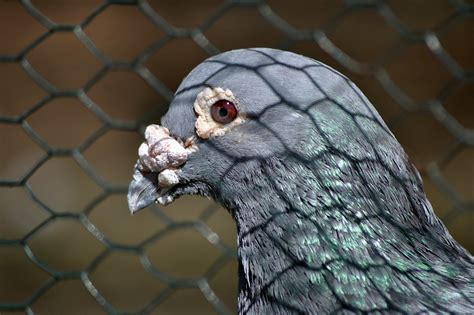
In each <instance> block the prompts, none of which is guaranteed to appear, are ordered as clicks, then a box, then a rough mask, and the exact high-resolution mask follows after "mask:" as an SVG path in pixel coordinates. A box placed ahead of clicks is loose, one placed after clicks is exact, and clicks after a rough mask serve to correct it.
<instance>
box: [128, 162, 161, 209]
mask: <svg viewBox="0 0 474 315" xmlns="http://www.w3.org/2000/svg"><path fill="white" fill-rule="evenodd" d="M137 164H138V163H137ZM157 188H158V176H157V174H156V173H143V172H142V171H140V170H139V169H138V167H137V165H135V170H134V172H133V180H132V182H131V183H130V186H129V188H128V195H127V200H128V208H129V209H130V212H131V213H132V214H135V213H136V212H137V211H139V210H141V209H143V208H146V207H148V206H149V205H151V204H152V203H154V202H155V201H156V199H157V198H158V189H157Z"/></svg>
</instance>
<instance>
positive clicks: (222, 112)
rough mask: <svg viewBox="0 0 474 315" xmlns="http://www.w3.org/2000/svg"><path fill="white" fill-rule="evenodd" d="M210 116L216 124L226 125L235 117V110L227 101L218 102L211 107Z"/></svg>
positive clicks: (232, 104)
mask: <svg viewBox="0 0 474 315" xmlns="http://www.w3.org/2000/svg"><path fill="white" fill-rule="evenodd" d="M211 116H212V119H214V120H215V121H216V122H218V123H221V124H228V123H230V122H231V121H233V120H234V119H235V118H236V117H237V108H236V107H235V105H234V103H232V102H230V101H228V100H219V101H217V102H215V103H214V104H213V105H212V107H211Z"/></svg>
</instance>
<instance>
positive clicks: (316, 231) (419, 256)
mask: <svg viewBox="0 0 474 315" xmlns="http://www.w3.org/2000/svg"><path fill="white" fill-rule="evenodd" d="M206 87H208V88H210V89H213V88H216V87H220V88H222V89H223V90H226V89H228V90H229V91H231V92H232V94H231V93H227V94H225V93H224V92H222V93H224V94H222V93H221V92H216V93H217V94H218V93H221V94H222V95H227V96H229V95H232V97H235V99H232V100H234V101H236V102H237V101H238V111H239V114H241V115H242V116H241V118H242V122H239V123H238V124H237V123H236V124H235V125H229V126H231V127H229V128H228V130H227V129H226V130H225V132H224V131H222V132H221V133H220V134H219V133H216V134H215V135H213V134H211V135H210V136H208V137H207V136H203V135H204V134H205V133H204V132H202V133H201V134H198V135H197V134H196V132H197V129H198V128H200V126H201V125H199V124H197V123H196V119H197V118H196V116H198V117H201V116H199V115H204V114H202V113H201V112H200V107H199V108H197V107H196V106H198V105H199V104H201V103H202V104H206V102H207V101H208V100H209V99H211V100H212V98H210V96H209V97H204V96H202V101H201V103H200V101H199V97H198V94H199V93H200V92H202V91H203V90H205V89H206ZM216 91H217V90H216ZM219 91H220V90H219ZM221 94H219V95H221ZM203 95H205V93H204V94H203ZM196 104H197V105H196ZM200 113H201V114H200ZM225 114H227V112H225ZM239 117H240V116H239ZM203 121H204V120H203ZM206 123H207V122H206ZM203 124H204V123H203ZM162 125H163V126H165V127H167V128H168V129H169V131H170V134H171V136H173V137H175V138H176V139H181V140H182V141H183V142H184V141H186V139H188V140H189V139H190V141H191V142H192V143H193V146H194V149H193V150H191V151H189V156H188V157H187V160H186V162H185V163H184V164H183V165H180V166H179V167H177V168H176V166H174V168H173V172H174V171H176V169H178V171H176V174H177V176H178V177H179V183H178V184H176V185H174V186H172V187H171V188H167V189H162V188H160V187H158V186H159V185H158V182H159V181H158V180H157V179H156V178H157V177H156V174H154V173H153V172H151V173H149V172H148V173H147V172H144V171H143V169H138V168H137V169H136V170H135V175H134V181H133V182H132V184H131V186H130V192H129V203H130V208H131V209H132V210H137V209H138V208H141V207H144V206H146V205H148V204H149V203H151V202H153V201H155V200H157V199H158V201H160V202H163V200H168V202H169V201H171V200H172V199H171V198H174V197H178V196H180V195H183V194H201V195H205V196H209V197H212V198H214V199H215V200H217V201H218V202H220V203H221V204H222V205H223V206H224V207H226V208H227V209H228V210H229V211H230V213H231V214H232V215H233V217H234V218H235V221H236V223H237V228H238V257H239V296H238V309H239V313H241V314H293V313H295V314H296V313H300V314H301V313H310V314H316V313H318V314H320V313H337V312H341V313H350V312H355V313H360V312H382V313H385V312H395V313H396V312H399V313H418V312H454V313H474V259H473V257H472V256H471V255H470V254H469V253H468V252H467V251H466V250H465V249H464V248H462V247H461V246H460V245H459V244H458V243H457V242H456V241H455V240H454V239H453V238H452V237H451V235H450V234H449V233H448V231H447V229H446V228H445V226H444V225H443V223H442V222H441V221H440V220H439V219H438V218H437V217H436V215H435V214H434V212H433V209H432V207H431V205H430V203H429V201H428V200H427V198H426V195H425V193H424V192H423V186H422V182H421V178H420V176H419V174H418V172H417V171H416V169H415V168H414V167H413V166H412V164H411V163H410V162H409V160H408V157H407V155H406V154H405V152H404V151H403V149H402V147H401V146H400V144H399V143H398V141H397V140H396V138H395V137H394V135H393V134H392V133H391V132H390V130H389V129H388V128H387V126H386V125H385V123H384V121H383V120H382V118H381V117H380V116H379V114H378V113H377V112H376V110H375V109H374V107H373V106H372V104H371V103H370V102H369V101H368V100H367V98H366V97H365V96H364V95H363V94H362V93H361V92H360V90H359V89H358V88H357V87H356V86H355V85H354V84H353V83H352V82H351V81H350V80H348V79H347V78H346V77H344V76H343V75H341V74H340V73H338V72H337V71H335V70H333V69H332V68H330V67H328V66H326V65H324V64H322V63H319V62H317V61H315V60H312V59H310V58H307V57H303V56H300V55H296V54H293V53H290V52H284V51H279V50H274V49H242V50H235V51H230V52H226V53H223V54H220V55H217V56H214V57H212V58H210V59H207V60H206V61H204V62H203V63H202V64H200V65H199V66H197V67H196V68H195V69H194V70H193V71H192V72H191V73H190V74H189V75H188V76H187V77H186V78H185V79H184V80H183V82H182V83H181V85H180V87H179V88H178V90H177V92H176V94H175V98H174V100H173V101H172V103H171V106H170V109H169V111H168V113H167V114H166V115H165V116H164V118H163V119H162ZM222 127H223V126H222V125H219V124H218V126H217V127H216V128H222ZM180 143H181V142H180ZM163 196H165V197H167V198H168V199H166V198H164V199H163ZM163 203H166V202H163Z"/></svg>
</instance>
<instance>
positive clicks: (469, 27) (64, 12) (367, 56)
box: [0, 0, 474, 314]
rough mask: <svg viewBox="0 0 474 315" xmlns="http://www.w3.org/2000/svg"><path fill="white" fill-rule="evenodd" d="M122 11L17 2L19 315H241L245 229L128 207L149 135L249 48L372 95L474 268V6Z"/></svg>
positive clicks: (1, 4)
mask: <svg viewBox="0 0 474 315" xmlns="http://www.w3.org/2000/svg"><path fill="white" fill-rule="evenodd" d="M118 2H122V4H120V5H118V4H111V3H106V2H101V1H90V0H86V1H79V0H76V1H74V0H70V1H59V0H43V1H32V3H29V1H24V2H20V1H4V0H1V1H0V145H1V147H0V310H2V309H3V310H4V311H2V312H1V313H2V314H9V313H10V312H14V311H15V310H16V311H19V312H24V311H25V310H30V311H31V310H32V311H34V312H35V313H39V314H53V313H55V314H100V313H104V312H106V311H109V312H112V311H114V310H115V311H130V312H138V311H146V312H148V311H150V312H152V313H155V314H158V313H159V314H189V313H192V314H211V313H215V312H216V309H215V307H214V306H213V305H215V306H217V308H219V307H220V306H222V305H225V307H224V308H221V309H220V310H221V312H225V311H226V310H228V311H231V312H235V310H236V295H237V266H236V262H235V260H234V253H235V247H236V244H235V226H234V223H233V221H232V220H231V218H230V216H229V215H228V213H227V212H226V211H225V210H224V209H221V208H219V207H218V206H215V205H213V204H212V203H211V202H210V201H208V200H206V199H203V198H198V197H186V198H182V199H180V200H178V201H177V202H175V203H173V204H172V205H170V206H168V207H163V208H161V207H156V206H155V207H152V208H151V209H150V210H145V211H143V212H140V213H139V214H137V215H135V216H131V215H130V214H129V212H128V210H127V205H126V199H125V194H124V193H125V191H126V186H127V184H128V182H129V181H130V179H131V171H132V167H133V164H134V162H135V160H136V158H137V155H136V154H137V148H138V145H139V143H140V142H141V141H142V140H141V139H142V138H141V135H140V130H141V131H143V126H145V125H146V124H148V123H151V122H159V117H160V116H161V115H162V114H163V113H164V112H166V109H167V104H168V102H169V99H170V97H171V96H172V93H173V91H174V90H175V89H176V87H177V86H178V84H179V83H180V81H181V80H182V78H183V77H184V76H185V75H186V74H187V73H188V72H189V71H190V70H191V69H192V68H193V67H194V66H196V65H197V64H198V63H199V62H201V61H202V60H204V59H205V58H207V57H208V56H209V55H210V54H214V53H217V52H218V51H226V50H230V49H235V48H242V47H279V48H284V49H287V50H291V51H295V52H298V53H301V54H304V55H307V56H310V57H312V58H315V59H318V60H320V61H323V62H325V63H327V64H329V65H331V66H332V67H334V68H336V69H337V70H339V71H341V72H342V73H344V74H346V75H347V76H348V77H350V78H351V79H352V80H353V81H355V82H356V84H357V85H358V86H359V87H360V88H361V89H362V91H364V93H365V94H366V95H367V97H368V98H369V99H370V100H371V101H372V102H373V104H374V105H375V107H376V108H377V110H378V111H379V112H380V113H381V115H382V116H383V118H384V119H385V121H386V122H387V123H388V124H389V126H390V128H391V129H392V131H393V132H394V133H395V135H396V136H397V138H398V140H399V141H400V142H401V144H402V145H403V147H404V148H405V150H406V151H407V153H408V154H409V155H410V157H411V159H412V160H413V162H414V163H415V164H416V166H417V167H418V168H419V170H420V172H421V174H422V176H423V180H424V183H425V190H426V192H427V194H428V197H429V199H430V200H431V202H432V204H433V207H434V209H435V210H436V212H437V214H438V216H440V217H441V218H442V219H443V220H444V221H445V223H446V224H447V225H448V228H449V230H450V232H451V233H452V234H453V236H454V237H455V238H456V239H457V240H458V241H459V242H460V243H462V244H463V245H464V246H465V247H466V248H467V249H468V250H470V251H471V252H473V251H474V237H473V233H472V227H473V224H474V207H473V204H474V202H473V197H474V163H473V161H474V150H473V147H472V144H473V143H474V140H473V139H474V135H473V132H474V130H473V128H474V106H473V103H474V84H473V80H472V79H473V77H474V76H473V69H474V37H473V34H474V18H473V14H474V8H473V7H472V5H473V2H472V1H465V2H463V1H435V0H430V1H428V0H425V1H420V0H416V1H414V0H401V1H387V2H382V1H346V2H341V1H287V0H269V1H266V2H260V1H243V2H242V1H241V2H240V3H231V2H224V1H217V0H207V1H204V0H199V1H171V0H168V1H152V0H150V1H147V2H146V1H138V3H135V2H134V1H118ZM127 3H128V4H127ZM91 14H92V15H91ZM46 17H47V19H46ZM78 25H81V26H82V27H79V26H78ZM314 31H316V32H314ZM430 34H431V35H430ZM324 35H326V36H324ZM430 36H431V37H430ZM436 41H439V43H438V45H437V42H436ZM429 44H430V45H431V46H430V45H429ZM440 47H441V48H440ZM216 233H217V234H216ZM146 240H148V242H146ZM143 242H145V243H143ZM204 279H206V280H207V282H206V281H202V280H204ZM188 280H190V281H188ZM186 281H188V282H186ZM207 284H209V285H210V288H211V289H212V290H213V292H214V293H215V294H216V296H213V294H211V293H210V291H209V290H208V287H207ZM209 301H210V302H211V303H210V302H209ZM220 302H222V303H223V304H220ZM7 309H9V311H7Z"/></svg>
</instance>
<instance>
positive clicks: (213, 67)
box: [129, 49, 392, 211]
mask: <svg viewBox="0 0 474 315" xmlns="http://www.w3.org/2000/svg"><path fill="white" fill-rule="evenodd" d="M336 104H337V105H336ZM314 112H318V113H319V114H318V115H316V116H315V115H314ZM357 115H359V116H360V117H366V118H367V119H368V120H370V122H371V123H374V124H378V125H381V126H382V127H383V130H384V132H383V133H379V134H378V135H376V136H377V137H379V138H392V135H391V133H390V132H389V131H388V129H386V126H385V124H384V123H383V121H382V120H381V118H380V117H379V116H378V114H377V113H376V111H375V110H374V109H373V107H372V105H371V104H370V103H369V102H368V101H366V100H365V99H364V96H363V95H362V93H360V92H359V90H358V89H357V88H356V87H355V86H354V85H353V83H351V82H350V81H349V80H348V79H347V78H345V77H344V76H343V75H341V74H340V73H338V72H337V71H335V70H334V69H331V68H330V67H328V66H326V65H324V64H322V63H319V62H317V61H315V60H312V59H310V58H307V57H304V56H301V55H297V54H294V53H290V52H285V51H280V50H275V49H241V50H234V51H230V52H226V53H222V54H220V55H217V56H214V57H212V58H209V59H207V60H205V61H204V62H203V63H201V64H200V65H198V66H197V67H196V68H195V69H194V70H192V71H191V73H189V75H188V76H187V77H186V78H185V79H184V80H183V82H182V83H181V85H180V86H179V88H178V90H177V91H176V93H175V96H174V99H173V101H172V102H171V105H170V108H169V110H168V112H167V114H166V115H165V116H164V117H163V118H162V121H161V125H162V126H161V127H160V128H166V130H167V131H166V133H167V135H166V136H167V137H170V138H173V139H176V140H177V141H178V142H179V143H182V144H183V147H184V148H185V149H186V150H188V154H186V159H185V161H183V162H182V163H179V164H180V165H179V166H178V165H172V166H171V167H168V165H165V166H161V167H158V168H156V167H155V168H154V167H141V168H140V167H136V170H135V176H134V181H133V182H132V185H131V186H130V192H129V204H130V209H131V210H132V211H136V210H138V209H140V208H143V207H145V206H147V205H149V204H150V203H152V202H154V201H158V202H159V203H162V204H166V203H169V202H171V201H172V200H174V199H175V198H176V197H179V196H181V195H183V194H201V195H205V196H208V197H212V198H214V199H217V200H218V201H221V202H223V203H224V205H226V206H229V207H231V206H232V205H233V203H234V202H236V201H240V202H242V201H243V200H241V199H239V198H244V197H245V196H242V193H243V191H245V193H247V191H248V189H245V188H248V187H250V188H252V187H251V185H250V186H249V185H247V184H253V185H264V184H263V183H257V181H258V180H259V179H261V176H262V174H261V167H260V166H261V164H262V163H269V162H271V161H273V160H276V159H278V160H284V159H285V158H286V157H288V156H293V157H295V158H297V159H300V160H301V161H302V162H303V163H304V161H306V160H311V159H313V158H314V156H316V155H317V154H318V153H320V152H322V151H324V150H326V149H327V148H328V147H329V146H331V143H330V142H331V141H334V142H335V143H336V144H335V145H336V146H337V144H339V145H340V146H343V145H344V143H346V144H349V143H352V144H351V145H352V146H353V147H354V148H353V149H356V150H359V151H365V152H367V151H368V150H369V149H370V148H369V146H370V145H367V144H366V143H365V142H366V141H365V140H364V139H362V137H363V135H362V133H361V132H360V131H358V132H356V131H355V130H353V129H354V128H356V126H355V117H357ZM151 132H152V131H150V133H151ZM369 136H372V135H369ZM357 137H359V138H360V139H355V141H353V140H354V138H357ZM341 139H342V140H341ZM371 140H372V139H371ZM357 144H359V146H357ZM341 149H346V148H341ZM355 154H356V155H357V152H355ZM137 166H140V161H138V163H137ZM170 168H171V169H172V170H173V172H174V173H173V176H175V177H176V180H175V181H174V183H176V184H173V185H169V183H167V184H165V185H161V186H165V187H160V183H159V180H158V176H157V174H159V173H160V172H161V171H163V170H166V171H169V169H170ZM253 176H256V177H253ZM242 185H244V187H242ZM171 186H172V187H171ZM243 188H244V189H243ZM236 198H237V199H236ZM232 199H236V200H232ZM229 210H233V209H229Z"/></svg>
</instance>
